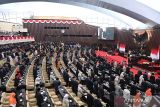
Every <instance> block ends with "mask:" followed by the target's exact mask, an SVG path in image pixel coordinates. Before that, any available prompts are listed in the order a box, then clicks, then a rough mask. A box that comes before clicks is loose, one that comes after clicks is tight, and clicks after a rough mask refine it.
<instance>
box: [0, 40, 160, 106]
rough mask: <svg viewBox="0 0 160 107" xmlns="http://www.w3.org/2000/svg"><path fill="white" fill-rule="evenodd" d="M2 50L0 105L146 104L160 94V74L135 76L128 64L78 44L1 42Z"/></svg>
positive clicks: (0, 51)
mask: <svg viewBox="0 0 160 107" xmlns="http://www.w3.org/2000/svg"><path fill="white" fill-rule="evenodd" d="M0 53H1V54H0V60H1V63H0V73H1V75H0V92H1V93H0V96H1V97H0V98H1V105H2V107H3V106H4V105H8V106H11V107H16V106H17V107H28V106H29V105H30V107H55V106H56V107H79V106H80V107H124V106H126V107H129V106H130V107H132V106H133V107H141V106H144V107H147V106H150V102H151V100H152V99H153V95H155V96H158V95H159V93H160V88H159V87H160V77H158V78H157V79H155V77H154V75H153V74H151V73H148V72H143V73H142V71H139V72H138V73H137V74H136V75H133V73H132V72H130V66H127V65H126V64H123V63H122V64H121V65H119V64H117V62H113V63H108V62H107V61H106V60H105V59H103V58H101V57H97V56H96V54H95V49H94V48H91V47H87V46H83V47H82V46H81V45H79V44H74V43H71V44H64V43H61V44H59V43H52V42H51V43H50V42H46V43H36V42H33V43H18V44H12V45H2V46H0ZM30 68H33V69H30ZM29 73H31V75H32V76H33V87H31V88H30V87H29V86H28V84H27V83H28V81H31V80H27V78H28V77H27V76H28V74H29ZM28 87H29V88H28ZM30 92H33V93H32V94H30ZM29 94H30V95H32V96H29ZM6 95H8V97H5V96H6ZM26 96H28V97H26ZM7 98H8V99H7ZM30 98H33V100H31V99H30ZM4 99H7V100H8V102H9V104H8V103H4V102H3V100H4ZM137 99H138V100H137ZM122 100H123V101H122ZM119 101H122V102H120V103H119ZM35 102H36V103H35ZM27 103H28V105H27ZM33 105H34V106H33Z"/></svg>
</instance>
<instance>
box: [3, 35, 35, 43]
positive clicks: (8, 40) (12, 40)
mask: <svg viewBox="0 0 160 107" xmlns="http://www.w3.org/2000/svg"><path fill="white" fill-rule="evenodd" d="M32 41H35V39H34V37H32V36H14V37H0V45H3V44H10V43H19V42H32Z"/></svg>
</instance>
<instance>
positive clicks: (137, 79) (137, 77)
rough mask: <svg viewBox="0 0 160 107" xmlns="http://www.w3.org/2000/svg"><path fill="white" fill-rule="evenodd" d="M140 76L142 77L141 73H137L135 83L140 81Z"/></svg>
mask: <svg viewBox="0 0 160 107" xmlns="http://www.w3.org/2000/svg"><path fill="white" fill-rule="evenodd" d="M139 77H140V74H136V75H135V77H134V79H135V83H139Z"/></svg>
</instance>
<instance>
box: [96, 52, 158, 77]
mask: <svg viewBox="0 0 160 107" xmlns="http://www.w3.org/2000/svg"><path fill="white" fill-rule="evenodd" d="M96 55H97V56H100V57H103V58H106V60H107V61H108V62H115V61H117V63H118V64H121V63H122V61H125V62H126V63H127V64H128V59H127V58H124V57H122V56H118V55H109V54H108V53H107V52H104V51H96ZM144 62H148V60H140V62H138V63H144ZM138 70H142V71H147V70H145V69H142V68H138V67H133V68H131V69H130V71H131V72H133V74H134V75H135V74H137V73H138ZM154 73H155V78H158V76H159V75H158V73H157V72H156V71H155V72H154Z"/></svg>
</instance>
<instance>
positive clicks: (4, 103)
mask: <svg viewBox="0 0 160 107" xmlns="http://www.w3.org/2000/svg"><path fill="white" fill-rule="evenodd" d="M18 68H19V66H17V67H16V68H15V70H14V71H13V73H12V75H11V77H10V78H9V80H8V82H7V84H6V90H7V91H10V90H11V89H12V88H14V79H15V74H16V71H17V70H18ZM9 96H10V93H7V92H3V93H2V98H1V105H0V106H1V107H9Z"/></svg>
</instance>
